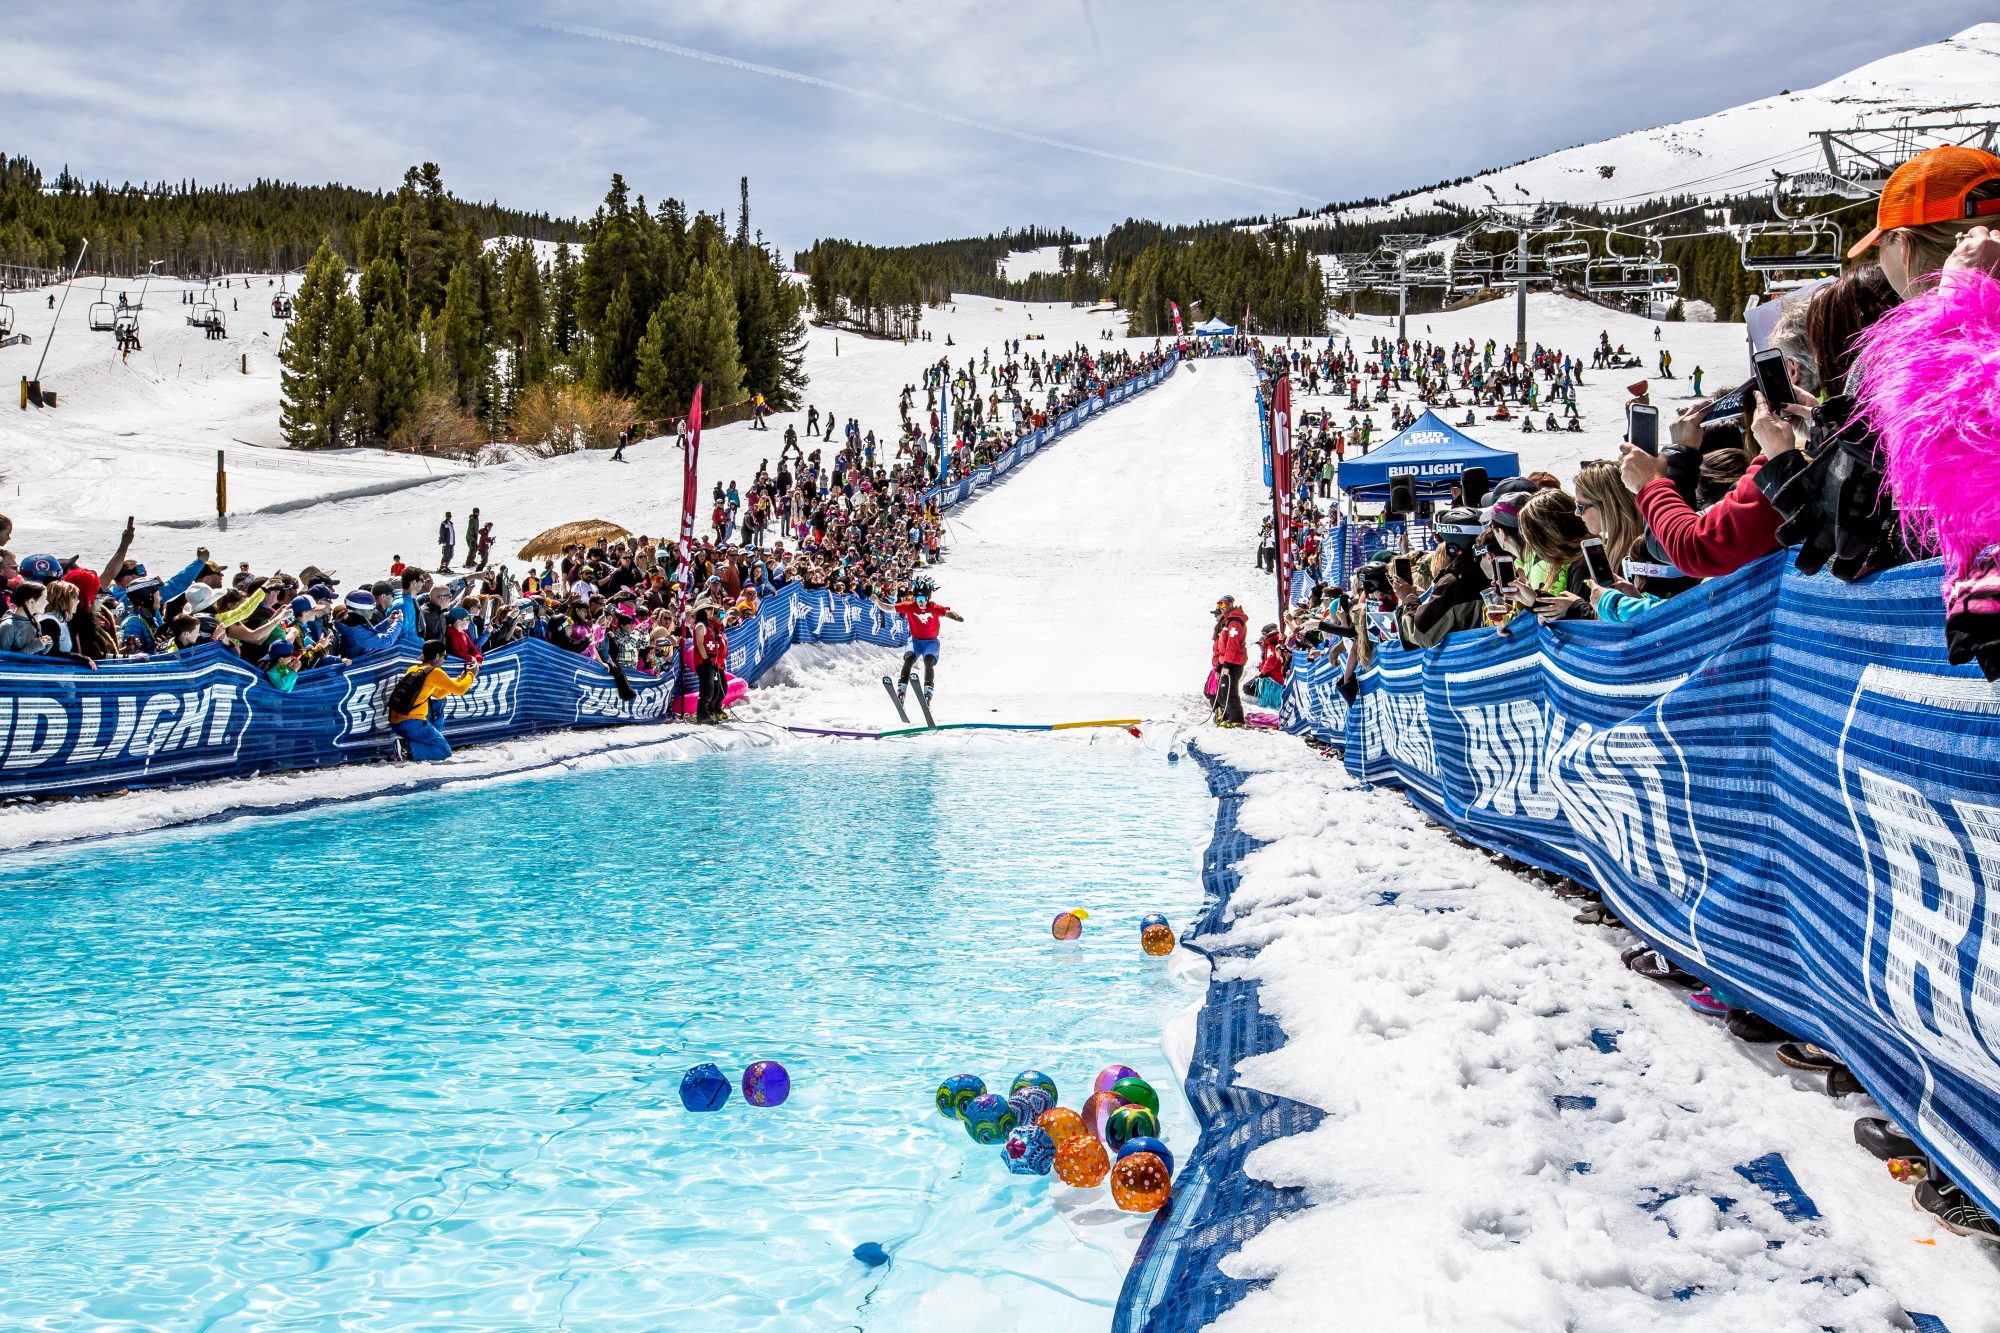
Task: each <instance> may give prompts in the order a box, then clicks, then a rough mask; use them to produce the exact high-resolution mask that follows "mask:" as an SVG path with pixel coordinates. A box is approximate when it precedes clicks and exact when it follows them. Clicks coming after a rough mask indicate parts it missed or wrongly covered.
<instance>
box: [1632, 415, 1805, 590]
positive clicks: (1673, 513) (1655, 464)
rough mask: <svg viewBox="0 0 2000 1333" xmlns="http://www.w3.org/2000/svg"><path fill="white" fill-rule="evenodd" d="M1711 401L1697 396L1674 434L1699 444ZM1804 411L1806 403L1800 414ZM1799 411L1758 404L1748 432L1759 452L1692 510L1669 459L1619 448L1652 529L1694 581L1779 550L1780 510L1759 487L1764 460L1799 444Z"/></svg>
mask: <svg viewBox="0 0 2000 1333" xmlns="http://www.w3.org/2000/svg"><path fill="white" fill-rule="evenodd" d="M1709 406H1710V403H1709V402H1708V401H1707V400H1704V399H1697V400H1696V401H1694V402H1693V403H1690V404H1689V405H1688V406H1687V407H1685V408H1683V409H1682V410H1681V412H1680V414H1679V415H1678V416H1677V417H1676V418H1675V419H1674V423H1673V428H1672V434H1673V436H1674V438H1675V440H1676V441H1677V442H1678V441H1679V440H1681V439H1683V438H1693V439H1699V435H1700V430H1701V420H1702V417H1703V415H1704V414H1705V413H1706V412H1707V411H1708V409H1709ZM1802 410H1803V407H1802V405H1801V409H1800V411H1802ZM1796 415H1798V412H1797V411H1794V410H1791V409H1788V410H1787V411H1786V412H1785V413H1784V414H1783V415H1778V414H1773V413H1772V412H1771V411H1770V408H1769V407H1768V405H1766V404H1765V403H1763V402H1762V401H1761V399H1760V400H1758V402H1757V415H1755V416H1753V417H1752V419H1751V434H1752V436H1753V437H1754V438H1755V439H1756V441H1757V443H1758V446H1759V448H1760V450H1761V453H1760V454H1759V456H1758V457H1756V458H1753V459H1751V460H1750V466H1749V468H1748V469H1747V470H1746V471H1745V472H1744V474H1743V476H1742V477H1740V478H1739V479H1738V480H1737V482H1736V484H1735V485H1734V486H1733V487H1732V488H1731V489H1730V490H1729V492H1728V493H1727V494H1726V495H1724V496H1723V497H1722V498H1721V499H1720V500H1718V501H1716V502H1715V503H1714V504H1712V505H1710V506H1708V507H1707V508H1706V509H1704V510H1702V511H1701V512H1699V513H1697V512H1695V509H1694V507H1693V506H1692V505H1690V504H1689V503H1688V501H1687V499H1686V498H1685V497H1683V496H1682V495H1681V493H1680V491H1679V490H1677V489H1676V488H1675V486H1674V483H1673V480H1672V479H1671V478H1670V477H1669V475H1668V465H1667V461H1666V459H1664V458H1662V457H1659V456H1657V455H1654V454H1651V453H1647V452H1646V451H1645V450H1643V449H1640V448H1638V447H1636V446H1635V445H1633V444H1630V443H1627V444H1624V445H1622V446H1620V448H1619V451H1618V452H1619V459H1618V470H1619V475H1620V476H1621V477H1623V479H1624V482H1625V487H1626V489H1627V490H1629V491H1631V492H1632V495H1633V497H1634V502H1635V503H1636V504H1637V506H1638V509H1639V513H1640V514H1641V515H1642V516H1643V517H1644V518H1645V520H1646V527H1647V529H1648V531H1650V532H1651V533H1652V534H1653V538H1654V540H1655V541H1656V542H1658V543H1659V546H1660V549H1661V550H1662V551H1663V552H1664V553H1665V554H1666V556H1667V558H1668V560H1669V561H1671V562H1672V564H1673V565H1674V567H1675V568H1676V569H1678V570H1680V571H1681V572H1682V573H1683V574H1686V575H1688V576H1690V577H1692V578H1703V579H1711V578H1720V577H1721V576H1723V575H1724V574H1730V573H1734V572H1735V571H1736V570H1739V569H1741V568H1742V567H1743V566H1745V565H1747V564H1749V563H1751V562H1752V561H1754V560H1758V559H1761V558H1762V557H1764V556H1767V555H1769V554H1770V553H1771V552H1773V551H1775V550H1777V549H1778V525H1779V521H1780V520H1779V516H1778V511H1777V510H1776V509H1774V508H1773V507H1772V505H1771V502H1770V501H1769V500H1768V499H1766V498H1765V496H1764V493H1763V492H1762V491H1761V490H1759V489H1758V486H1757V474H1758V472H1759V470H1761V469H1762V468H1763V466H1764V464H1765V462H1766V461H1767V460H1768V459H1770V458H1772V457H1775V456H1776V455H1778V454H1781V453H1785V452H1788V451H1790V450H1792V449H1795V448H1797V447H1798V440H1797V436H1796V434H1795V432H1794V429H1793V426H1792V425H1791V424H1790V423H1791V420H1792V419H1794V418H1795V416H1796Z"/></svg>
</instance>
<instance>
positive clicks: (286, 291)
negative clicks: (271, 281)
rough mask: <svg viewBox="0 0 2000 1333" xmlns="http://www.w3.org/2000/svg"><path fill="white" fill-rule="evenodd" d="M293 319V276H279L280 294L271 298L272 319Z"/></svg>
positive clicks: (283, 274) (287, 274)
mask: <svg viewBox="0 0 2000 1333" xmlns="http://www.w3.org/2000/svg"><path fill="white" fill-rule="evenodd" d="M291 317H292V275H291V274H289V273H281V274H279V275H278V294H277V295H276V296H273V297H272V298H271V318H272V319H290V318H291Z"/></svg>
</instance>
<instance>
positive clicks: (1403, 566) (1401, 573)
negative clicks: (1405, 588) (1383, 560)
mask: <svg viewBox="0 0 2000 1333" xmlns="http://www.w3.org/2000/svg"><path fill="white" fill-rule="evenodd" d="M1389 572H1390V573H1392V574H1394V575H1395V576H1396V577H1397V578H1399V579H1401V580H1402V581H1403V582H1405V583H1408V582H1410V580H1411V578H1412V577H1413V573H1414V571H1412V569H1411V568H1410V557H1408V556H1407V555H1399V556H1397V557H1396V558H1395V559H1394V560H1391V561H1390V562H1389Z"/></svg>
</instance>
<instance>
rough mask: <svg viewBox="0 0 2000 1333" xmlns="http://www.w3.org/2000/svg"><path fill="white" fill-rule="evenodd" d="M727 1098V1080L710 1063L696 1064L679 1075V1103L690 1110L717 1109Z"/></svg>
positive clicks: (720, 1107)
mask: <svg viewBox="0 0 2000 1333" xmlns="http://www.w3.org/2000/svg"><path fill="white" fill-rule="evenodd" d="M728 1100H729V1080H728V1079H726V1078H724V1077H723V1076H722V1071H721V1070H720V1069H718V1068H716V1067H715V1066H714V1065H710V1064H700V1065H696V1066H695V1067H694V1068H693V1069H690V1070H688V1071H687V1073H685V1074H683V1075H681V1105H682V1106H685V1107H686V1108H687V1109H688V1110H690V1111H719V1110H721V1109H722V1104H723V1103H724V1102H726V1101H728Z"/></svg>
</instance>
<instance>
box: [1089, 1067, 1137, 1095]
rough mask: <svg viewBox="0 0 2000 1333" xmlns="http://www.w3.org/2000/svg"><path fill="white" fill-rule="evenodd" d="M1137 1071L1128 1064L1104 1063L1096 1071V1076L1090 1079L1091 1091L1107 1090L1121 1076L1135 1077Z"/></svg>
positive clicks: (1109, 1089) (1113, 1085)
mask: <svg viewBox="0 0 2000 1333" xmlns="http://www.w3.org/2000/svg"><path fill="white" fill-rule="evenodd" d="M1137 1077H1139V1071H1138V1070H1136V1069H1134V1068H1132V1066H1130V1065H1106V1066H1104V1068H1102V1069H1100V1070H1098V1071H1097V1077H1096V1078H1094V1079H1092V1080H1091V1081H1090V1090H1091V1091H1092V1092H1109V1091H1111V1089H1112V1088H1113V1087H1115V1086H1116V1085H1117V1083H1118V1080H1119V1079H1121V1078H1137Z"/></svg>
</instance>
